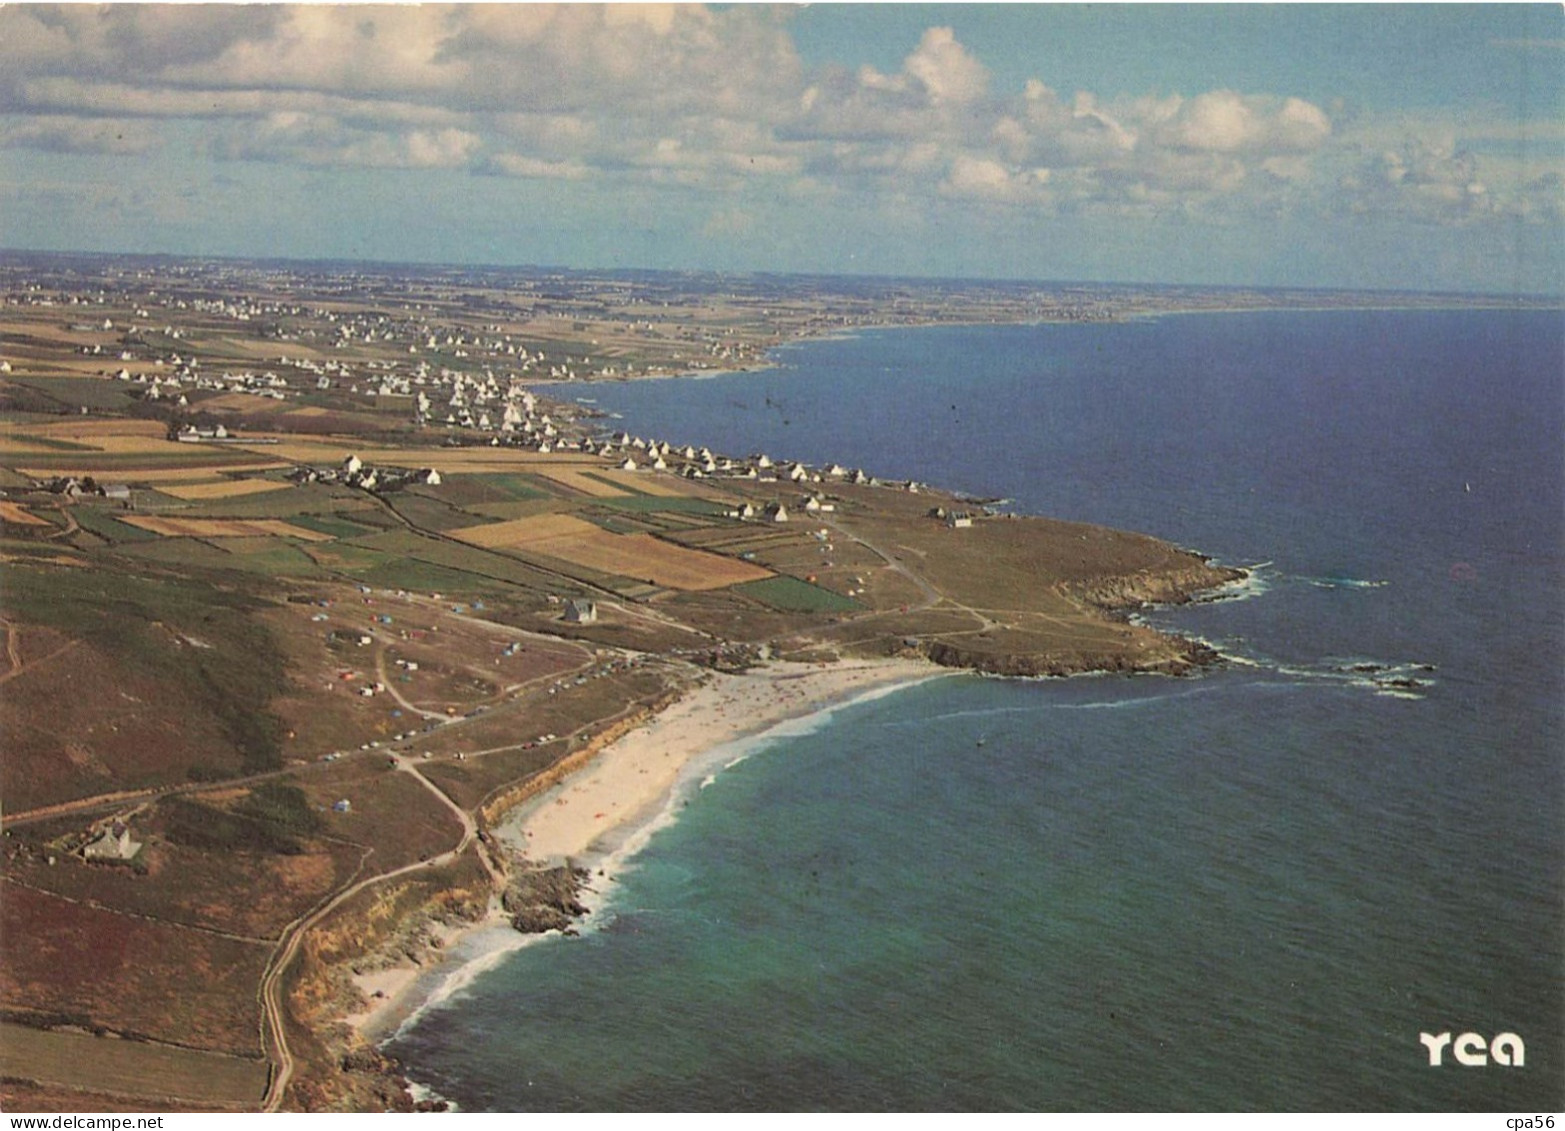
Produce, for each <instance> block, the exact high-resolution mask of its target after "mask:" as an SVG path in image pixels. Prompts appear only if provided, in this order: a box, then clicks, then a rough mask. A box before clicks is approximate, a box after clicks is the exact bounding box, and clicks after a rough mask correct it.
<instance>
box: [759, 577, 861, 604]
mask: <svg viewBox="0 0 1565 1131" xmlns="http://www.w3.org/2000/svg"><path fill="white" fill-rule="evenodd" d="M731 591H732V592H734V593H739V594H742V595H743V596H746V597H751V598H753V599H755V600H757V601H759V602H761V604H763V605H766V606H768V607H769V608H773V609H777V610H778V611H779V612H784V613H852V612H857V611H858V610H860V609H862V608H863V607H864V606H863V605H861V604H859V603H858V602H857V601H855V600H853V598H851V597H844V596H843V595H842V594H840V593H833V592H832V591H831V590H830V589H822V588H821V587H820V586H819V585H811V584H810V583H809V582H808V581H800V580H799V579H798V578H797V577H786V576H783V575H779V576H777V577H768V578H765V579H763V580H761V581H747V582H745V583H744V584H742V585H735V586H732V587H731Z"/></svg>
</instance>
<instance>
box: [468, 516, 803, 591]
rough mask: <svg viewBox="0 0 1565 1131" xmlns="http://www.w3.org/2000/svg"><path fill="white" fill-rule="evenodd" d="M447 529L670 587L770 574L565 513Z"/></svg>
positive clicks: (716, 584) (476, 540) (472, 539)
mask: <svg viewBox="0 0 1565 1131" xmlns="http://www.w3.org/2000/svg"><path fill="white" fill-rule="evenodd" d="M450 534H451V536H452V537H454V538H460V539H462V540H463V541H464V542H469V543H471V544H472V545H475V546H482V547H484V548H485V549H492V550H503V549H515V550H521V551H523V552H525V553H534V554H542V555H544V556H547V557H551V558H558V559H560V560H561V561H565V562H569V563H571V564H572V565H579V566H584V567H586V568H587V569H590V570H595V571H596V572H598V573H611V574H617V575H619V576H620V577H634V578H636V579H638V580H646V581H650V582H652V583H653V584H654V585H662V586H666V587H667V588H670V589H684V590H706V589H723V588H726V587H727V586H730V585H737V584H739V583H740V582H743V581H760V580H761V579H762V578H766V577H771V576H772V574H771V571H770V570H765V569H762V568H761V567H760V566H757V565H752V564H750V563H749V562H742V561H738V560H736V559H734V558H725V557H721V556H719V555H717V554H708V553H706V552H704V551H702V550H690V549H686V548H685V547H683V546H675V545H673V544H671V543H669V542H663V541H661V540H659V539H657V538H654V537H653V536H652V535H650V534H613V533H610V532H609V531H607V530H604V529H602V528H601V527H597V526H594V525H593V524H592V523H590V522H586V521H584V520H582V519H579V518H575V517H573V516H571V515H566V514H549V515H538V516H537V517H534V518H518V519H513V520H511V521H510V522H496V523H491V524H490V525H488V526H470V527H468V528H467V529H465V530H453V531H450Z"/></svg>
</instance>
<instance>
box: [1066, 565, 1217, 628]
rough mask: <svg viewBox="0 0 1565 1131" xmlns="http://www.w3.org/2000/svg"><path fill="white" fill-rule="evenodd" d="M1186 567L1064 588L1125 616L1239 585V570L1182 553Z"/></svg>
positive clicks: (1085, 599) (1086, 600)
mask: <svg viewBox="0 0 1565 1131" xmlns="http://www.w3.org/2000/svg"><path fill="white" fill-rule="evenodd" d="M1185 556H1186V557H1187V558H1188V560H1189V561H1188V564H1187V565H1185V566H1184V567H1183V568H1179V567H1175V568H1172V569H1163V570H1156V571H1142V572H1138V573H1134V574H1130V575H1128V576H1122V577H1103V578H1094V579H1091V580H1088V581H1080V582H1075V583H1072V584H1070V585H1068V586H1067V587H1066V588H1067V592H1069V593H1070V594H1071V595H1072V596H1074V597H1076V598H1078V599H1080V600H1082V601H1084V602H1086V603H1087V604H1090V605H1094V606H1096V607H1097V608H1100V609H1103V610H1105V611H1107V612H1116V613H1118V612H1127V611H1130V610H1134V609H1141V608H1146V607H1147V606H1150V605H1183V604H1187V603H1188V602H1190V601H1192V600H1195V599H1196V598H1197V597H1199V596H1200V595H1201V594H1203V593H1210V592H1212V591H1213V590H1216V589H1220V588H1222V587H1223V586H1225V585H1232V584H1233V583H1235V582H1238V581H1243V580H1244V578H1245V577H1246V574H1245V572H1244V571H1243V570H1240V569H1231V568H1227V567H1224V566H1216V565H1213V564H1212V563H1211V562H1209V561H1207V560H1206V559H1204V558H1201V557H1199V556H1198V555H1196V554H1189V553H1186V554H1185Z"/></svg>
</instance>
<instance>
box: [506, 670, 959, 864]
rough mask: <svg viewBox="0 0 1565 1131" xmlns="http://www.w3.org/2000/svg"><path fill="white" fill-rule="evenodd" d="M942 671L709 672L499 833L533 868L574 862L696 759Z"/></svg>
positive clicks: (643, 809) (647, 806) (663, 792)
mask: <svg viewBox="0 0 1565 1131" xmlns="http://www.w3.org/2000/svg"><path fill="white" fill-rule="evenodd" d="M940 671H941V669H939V668H936V667H934V666H933V665H931V664H927V663H923V662H919V661H910V660H876V661H857V662H846V663H837V664H831V665H824V666H823V665H816V664H784V663H772V664H768V665H767V666H765V667H764V668H759V669H756V670H755V671H753V672H749V673H746V674H744V675H728V674H723V673H713V675H712V677H711V678H710V680H709V681H708V682H707V683H705V684H703V685H702V686H701V687H699V688H696V689H695V690H694V691H692V692H690V693H689V694H687V695H686V696H685V697H684V698H682V699H680V700H679V702H677V703H675V704H674V705H673V706H672V707H670V708H668V709H667V710H666V711H663V712H662V713H661V714H659V715H658V716H657V717H656V718H654V719H653V720H651V721H650V722H648V723H647V724H646V725H644V726H641V727H638V728H637V729H636V730H634V731H632V732H630V733H629V734H627V735H625V736H624V737H622V738H620V739H619V740H618V741H616V742H614V743H612V744H611V745H609V746H608V747H606V748H605V749H604V750H603V751H602V752H601V753H600V754H599V755H598V757H597V758H595V759H594V760H593V761H592V762H591V763H590V764H589V765H587V766H586V767H584V768H583V769H581V770H580V771H578V772H577V773H576V774H574V775H572V776H571V777H570V778H567V779H566V780H565V781H564V782H562V783H561V784H560V785H559V786H556V787H555V788H554V789H552V790H550V791H549V792H548V793H547V794H545V795H544V797H543V799H542V800H541V802H539V803H535V804H533V805H531V806H529V808H528V809H525V810H523V814H522V817H521V819H520V821H519V823H518V824H517V825H515V826H511V827H510V828H508V830H507V831H508V832H509V833H511V834H512V835H514V836H515V838H516V839H515V841H514V842H513V843H516V844H517V845H518V847H519V848H520V849H521V850H522V851H523V852H524V853H525V854H526V855H527V856H528V858H529V859H531V860H533V861H535V862H537V863H540V864H557V863H562V862H563V861H565V860H566V859H567V858H573V859H580V858H582V857H584V856H587V855H588V854H589V853H590V851H591V850H592V848H593V845H594V843H595V842H597V841H598V840H599V839H600V838H601V837H603V835H604V834H605V833H607V832H609V831H610V830H612V829H615V828H616V827H617V826H619V825H621V824H622V823H623V822H625V821H626V820H629V819H631V818H633V817H636V816H638V815H646V814H648V813H649V812H651V811H652V810H654V809H655V808H656V807H657V806H658V804H659V803H660V802H661V801H662V800H663V799H665V798H666V797H667V796H668V794H669V791H670V790H672V789H673V788H674V785H675V783H676V781H677V779H678V777H679V773H680V770H682V769H683V768H684V766H685V765H686V763H688V762H689V761H690V760H691V759H693V758H695V757H697V756H698V755H701V754H703V753H705V752H706V751H708V750H711V749H713V748H715V747H718V746H722V745H724V744H726V743H729V742H733V741H735V740H737V739H740V738H745V737H747V736H750V735H754V734H759V733H761V732H762V731H765V730H769V729H771V728H772V727H774V726H776V725H777V724H779V723H781V722H784V721H786V720H789V719H794V718H799V717H801V716H804V715H810V714H814V713H815V712H817V711H820V710H823V709H825V708H827V707H829V706H832V705H833V704H837V703H841V702H843V701H845V700H848V699H851V698H854V697H855V696H858V695H861V694H863V693H864V692H867V691H871V690H875V689H878V688H885V687H888V686H893V685H901V684H907V683H912V682H916V681H919V680H923V679H928V678H930V677H931V676H932V675H936V674H939V673H940ZM508 839H509V838H508Z"/></svg>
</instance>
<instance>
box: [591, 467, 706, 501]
mask: <svg viewBox="0 0 1565 1131" xmlns="http://www.w3.org/2000/svg"><path fill="white" fill-rule="evenodd" d="M593 475H595V476H598V477H599V478H601V479H607V480H608V481H609V482H611V483H618V484H620V485H621V486H623V487H628V488H630V489H631V490H632V491H639V492H641V493H642V494H643V495H657V496H659V497H660V498H683V497H684V496H687V495H689V494H690V492H689V491H686V490H685V489H684V488H683V487H682V486H681V485H680V481H679V480H677V479H675V478H674V477H673V476H672V475H665V474H662V473H660V472H656V471H621V470H619V468H617V467H614V468H606V469H604V470H603V471H594V472H593Z"/></svg>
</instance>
